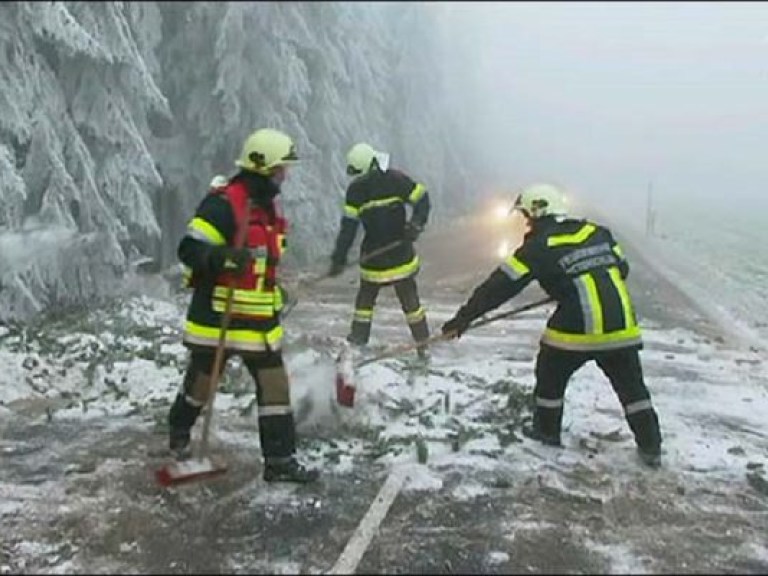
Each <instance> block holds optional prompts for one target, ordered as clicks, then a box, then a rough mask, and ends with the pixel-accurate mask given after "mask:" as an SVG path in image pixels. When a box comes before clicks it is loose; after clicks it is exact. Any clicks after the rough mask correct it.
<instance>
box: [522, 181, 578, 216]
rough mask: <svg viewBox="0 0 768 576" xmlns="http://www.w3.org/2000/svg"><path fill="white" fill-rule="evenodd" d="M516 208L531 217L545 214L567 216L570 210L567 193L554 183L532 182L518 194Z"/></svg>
mask: <svg viewBox="0 0 768 576" xmlns="http://www.w3.org/2000/svg"><path fill="white" fill-rule="evenodd" d="M514 208H515V209H516V210H520V211H521V212H523V213H524V214H525V215H526V216H528V217H529V218H534V219H535V218H541V217H543V216H565V215H566V214H567V212H568V210H567V202H566V200H565V194H563V192H562V191H561V190H560V189H559V188H558V187H557V186H554V185H552V184H532V185H530V186H528V187H527V188H524V189H523V191H522V192H521V193H520V194H519V195H518V197H517V200H515V206H514Z"/></svg>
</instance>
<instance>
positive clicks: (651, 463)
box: [637, 446, 661, 468]
mask: <svg viewBox="0 0 768 576" xmlns="http://www.w3.org/2000/svg"><path fill="white" fill-rule="evenodd" d="M637 455H638V456H640V460H641V461H642V463H643V464H645V465H646V466H648V467H649V468H660V467H661V451H660V450H644V449H642V448H640V446H638V447H637Z"/></svg>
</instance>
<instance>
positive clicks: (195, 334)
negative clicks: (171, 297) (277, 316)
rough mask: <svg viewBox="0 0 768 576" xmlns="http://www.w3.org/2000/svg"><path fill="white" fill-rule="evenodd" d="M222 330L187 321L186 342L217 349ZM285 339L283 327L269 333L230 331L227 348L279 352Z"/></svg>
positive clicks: (227, 335)
mask: <svg viewBox="0 0 768 576" xmlns="http://www.w3.org/2000/svg"><path fill="white" fill-rule="evenodd" d="M220 335H221V328H219V327H212V326H203V325H201V324H196V323H195V322H192V321H191V320H187V321H186V323H185V324H184V342H187V343H190V344H197V345H199V346H210V347H214V348H215V347H216V346H217V345H218V343H219V337H220ZM282 339H283V327H282V326H279V325H278V326H275V327H274V328H273V329H272V330H269V331H268V332H260V331H257V330H242V329H232V328H230V329H228V330H227V334H226V343H225V346H226V347H227V348H228V349H231V350H241V351H245V352H263V351H266V350H267V349H270V350H279V349H280V346H281V344H282Z"/></svg>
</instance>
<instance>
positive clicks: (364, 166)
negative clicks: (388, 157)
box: [347, 142, 377, 176]
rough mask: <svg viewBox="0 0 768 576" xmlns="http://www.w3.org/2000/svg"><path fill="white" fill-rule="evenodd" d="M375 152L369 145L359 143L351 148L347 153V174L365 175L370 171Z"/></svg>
mask: <svg viewBox="0 0 768 576" xmlns="http://www.w3.org/2000/svg"><path fill="white" fill-rule="evenodd" d="M376 155H377V152H376V150H374V149H373V147H372V146H371V145H370V144H366V143H364V142H360V143H358V144H355V145H354V146H352V148H350V149H349V152H347V174H349V175H350V176H352V175H355V174H365V173H366V172H368V171H369V170H370V169H371V164H372V163H373V161H374V159H375V158H376Z"/></svg>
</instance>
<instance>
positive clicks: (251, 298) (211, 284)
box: [168, 129, 318, 483]
mask: <svg viewBox="0 0 768 576" xmlns="http://www.w3.org/2000/svg"><path fill="white" fill-rule="evenodd" d="M297 160H298V157H297V156H296V149H295V146H294V142H293V140H292V139H291V138H290V137H289V136H287V135H286V134H283V133H282V132H279V131H277V130H272V129H262V130H257V131H256V132H254V133H253V134H251V135H250V136H249V137H248V139H247V140H246V141H245V143H244V145H243V149H242V153H241V155H240V158H239V159H238V160H237V162H236V165H237V166H238V167H239V168H240V171H239V172H238V173H237V174H236V175H235V176H234V177H232V178H231V179H228V181H227V182H218V183H217V184H216V185H215V186H214V185H213V183H212V185H211V187H210V190H209V194H207V195H206V197H205V198H204V199H203V201H202V202H201V203H200V205H199V206H198V208H197V211H196V213H195V215H194V217H193V218H192V220H191V221H190V222H189V224H188V226H187V232H186V235H185V236H184V238H183V239H182V240H181V243H180V244H179V249H178V254H179V258H180V260H181V261H182V263H183V264H184V265H185V267H186V268H187V269H188V271H189V275H188V278H189V283H190V285H191V287H192V288H193V289H194V291H193V294H192V301H191V303H190V305H189V309H188V311H187V318H186V323H185V326H184V339H183V342H184V345H185V346H186V347H187V348H189V350H190V351H191V354H190V362H189V366H188V368H187V372H186V375H185V378H184V383H183V387H182V390H181V391H180V392H179V394H178V395H177V396H176V399H175V401H174V403H173V406H171V409H170V413H169V418H168V420H169V424H170V448H171V451H172V452H174V454H175V455H176V456H177V457H178V458H184V457H187V456H188V455H189V443H190V431H191V428H192V426H193V425H194V423H195V421H196V420H197V417H198V416H199V414H200V411H201V409H202V407H203V406H204V405H205V404H206V401H207V400H208V397H209V393H210V391H209V385H210V381H211V371H212V370H213V365H214V357H215V352H216V347H217V345H218V341H219V335H220V330H221V328H220V327H221V321H222V315H223V312H224V310H225V305H226V296H227V293H228V287H229V286H230V283H231V282H232V283H233V286H234V292H233V300H232V309H231V311H232V316H231V320H230V324H229V327H228V329H227V332H226V341H225V362H224V363H223V364H224V365H226V359H228V358H231V357H232V356H233V355H239V356H240V357H241V358H242V360H243V363H244V364H245V366H246V368H247V369H248V371H249V373H250V374H251V376H252V377H253V379H254V381H255V384H256V397H257V401H258V406H259V438H260V441H261V451H262V454H263V456H264V473H263V475H264V480H266V481H268V482H269V481H288V482H299V483H304V482H311V481H313V480H315V479H316V478H317V476H318V472H317V471H316V470H309V469H307V468H305V467H304V466H303V465H302V464H300V463H299V462H298V461H297V459H296V456H295V451H296V439H295V427H294V419H293V414H292V411H291V402H290V391H289V381H288V376H287V373H286V370H285V366H284V365H283V357H282V353H281V342H282V339H283V328H282V326H281V323H280V315H279V313H280V310H281V308H282V292H281V290H280V288H279V286H278V284H277V271H278V264H279V263H280V258H281V256H282V254H283V251H284V249H285V235H286V231H287V222H286V220H285V218H284V217H283V215H282V214H281V213H280V210H279V207H278V205H277V202H276V197H277V195H278V194H279V193H280V186H281V184H282V182H283V180H284V179H285V176H286V171H287V168H288V166H290V165H291V164H294V163H295V162H296V161H297ZM242 227H247V228H246V229H242ZM238 242H241V244H242V245H238ZM222 370H223V368H222Z"/></svg>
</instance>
